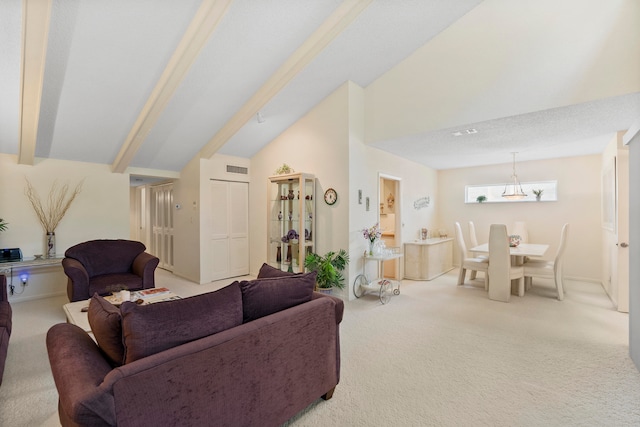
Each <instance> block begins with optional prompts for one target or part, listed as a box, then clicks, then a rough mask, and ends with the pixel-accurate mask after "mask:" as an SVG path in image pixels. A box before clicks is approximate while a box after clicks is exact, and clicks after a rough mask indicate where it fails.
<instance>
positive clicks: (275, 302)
mask: <svg viewBox="0 0 640 427" xmlns="http://www.w3.org/2000/svg"><path fill="white" fill-rule="evenodd" d="M316 275H317V273H316V272H315V271H314V272H311V273H305V274H294V275H291V276H283V277H269V278H261V279H256V280H244V281H242V282H240V289H241V290H242V312H243V322H245V323H246V322H250V321H252V320H255V319H258V318H260V317H263V316H267V315H269V314H272V313H275V312H278V311H281V310H285V309H287V308H289V307H293V306H295V305H298V304H302V303H305V302H308V301H311V297H312V295H313V289H314V287H315V285H316Z"/></svg>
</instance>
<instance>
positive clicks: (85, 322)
mask: <svg viewBox="0 0 640 427" xmlns="http://www.w3.org/2000/svg"><path fill="white" fill-rule="evenodd" d="M105 299H106V300H107V301H109V302H111V303H114V304H118V303H120V302H121V301H120V300H118V298H117V297H115V296H108V297H105ZM137 299H142V300H143V301H144V302H143V304H153V303H156V302H161V301H170V300H175V299H180V297H179V296H178V295H176V294H174V293H173V292H171V291H170V290H169V289H167V288H151V289H144V290H142V291H135V292H131V300H132V301H135V300H137ZM89 301H91V300H90V299H88V300H84V301H75V302H70V303H67V304H65V305H63V306H62V309H63V310H64V314H65V316H66V317H67V323H71V324H73V325H77V326H79V327H81V328H82V329H83V330H84V331H86V332H89V333H90V332H91V326H90V325H89V316H88V315H87V310H88V309H89ZM83 309H84V311H83Z"/></svg>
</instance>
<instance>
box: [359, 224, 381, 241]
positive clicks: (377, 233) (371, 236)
mask: <svg viewBox="0 0 640 427" xmlns="http://www.w3.org/2000/svg"><path fill="white" fill-rule="evenodd" d="M362 235H363V236H364V238H365V239H368V240H369V241H370V242H371V243H373V242H375V241H376V240H377V239H379V238H380V237H381V236H382V231H381V230H380V224H379V223H377V222H376V223H375V225H374V226H373V227H371V228H365V229H363V230H362Z"/></svg>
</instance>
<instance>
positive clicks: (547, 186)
mask: <svg viewBox="0 0 640 427" xmlns="http://www.w3.org/2000/svg"><path fill="white" fill-rule="evenodd" d="M520 184H521V185H522V190H523V191H524V193H525V194H526V195H527V196H526V197H524V198H522V199H519V200H509V199H505V198H504V197H502V193H503V192H504V190H505V184H486V185H467V186H466V187H465V200H464V202H465V203H480V202H479V200H478V198H480V199H482V197H481V196H484V197H485V200H484V201H483V202H482V203H509V202H537V201H541V202H555V201H557V200H558V191H557V187H558V181H534V182H522V183H520ZM538 190H542V192H541V193H540V198H539V199H538V198H537V196H536V193H535V192H534V191H538Z"/></svg>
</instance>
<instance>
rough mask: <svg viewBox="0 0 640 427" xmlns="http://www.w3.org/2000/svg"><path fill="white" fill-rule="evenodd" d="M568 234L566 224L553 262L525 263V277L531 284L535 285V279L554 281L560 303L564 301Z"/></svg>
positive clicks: (531, 261)
mask: <svg viewBox="0 0 640 427" xmlns="http://www.w3.org/2000/svg"><path fill="white" fill-rule="evenodd" d="M568 234H569V224H564V225H563V226H562V231H561V232H560V245H559V246H558V251H557V252H556V257H555V258H554V260H553V261H543V260H528V261H527V262H525V263H524V275H525V277H526V280H527V281H528V282H529V283H533V278H534V277H539V278H544V279H553V281H554V283H555V286H556V291H557V298H558V300H560V301H562V300H563V299H564V282H563V280H562V276H563V264H564V253H565V251H566V249H567V235H568Z"/></svg>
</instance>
